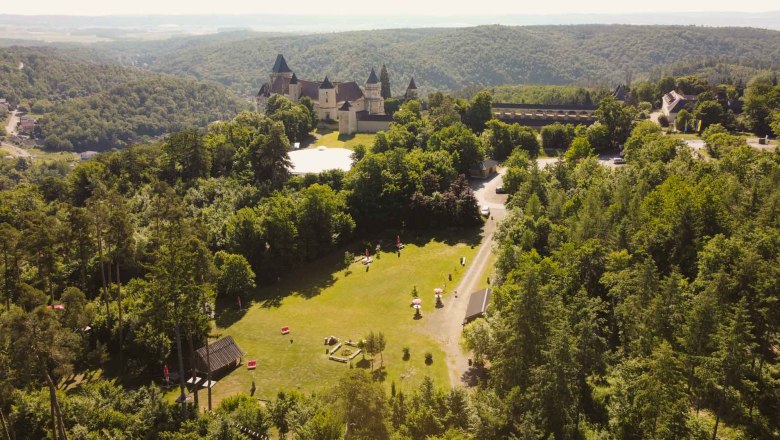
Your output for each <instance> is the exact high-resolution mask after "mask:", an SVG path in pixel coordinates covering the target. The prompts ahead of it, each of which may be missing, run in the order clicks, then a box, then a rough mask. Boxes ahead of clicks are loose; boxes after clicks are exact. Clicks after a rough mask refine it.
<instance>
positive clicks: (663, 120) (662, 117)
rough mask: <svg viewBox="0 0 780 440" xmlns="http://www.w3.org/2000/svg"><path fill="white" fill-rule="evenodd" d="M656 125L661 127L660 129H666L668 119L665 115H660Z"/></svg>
mask: <svg viewBox="0 0 780 440" xmlns="http://www.w3.org/2000/svg"><path fill="white" fill-rule="evenodd" d="M658 123H659V124H660V125H661V127H668V126H669V118H668V117H667V116H666V115H660V116H658Z"/></svg>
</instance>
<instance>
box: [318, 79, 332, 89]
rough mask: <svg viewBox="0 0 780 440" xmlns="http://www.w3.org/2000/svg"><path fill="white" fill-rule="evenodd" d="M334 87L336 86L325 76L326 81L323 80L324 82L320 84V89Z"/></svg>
mask: <svg viewBox="0 0 780 440" xmlns="http://www.w3.org/2000/svg"><path fill="white" fill-rule="evenodd" d="M332 88H334V87H333V83H331V82H330V80H329V79H328V77H327V76H325V81H323V82H322V84H320V89H332Z"/></svg>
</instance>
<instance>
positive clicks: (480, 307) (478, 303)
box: [463, 289, 492, 325]
mask: <svg viewBox="0 0 780 440" xmlns="http://www.w3.org/2000/svg"><path fill="white" fill-rule="evenodd" d="M491 293H492V291H491V290H490V289H482V290H479V291H477V292H474V293H472V294H471V297H469V305H468V307H467V308H466V317H465V318H464V319H463V325H466V324H468V323H469V322H471V321H473V320H475V319H477V318H481V317H483V316H485V311H486V310H487V306H488V303H489V302H490V294H491Z"/></svg>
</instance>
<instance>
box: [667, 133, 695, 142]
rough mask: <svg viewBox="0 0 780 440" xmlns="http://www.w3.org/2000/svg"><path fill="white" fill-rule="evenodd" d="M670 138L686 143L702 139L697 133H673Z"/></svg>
mask: <svg viewBox="0 0 780 440" xmlns="http://www.w3.org/2000/svg"><path fill="white" fill-rule="evenodd" d="M668 136H671V137H673V138H675V139H682V140H684V141H692V140H697V139H701V138H700V137H699V136H698V135H697V134H695V133H672V134H670V135H668Z"/></svg>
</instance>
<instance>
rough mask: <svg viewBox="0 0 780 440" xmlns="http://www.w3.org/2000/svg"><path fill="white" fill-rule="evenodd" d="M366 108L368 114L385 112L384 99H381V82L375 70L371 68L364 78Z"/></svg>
mask: <svg viewBox="0 0 780 440" xmlns="http://www.w3.org/2000/svg"><path fill="white" fill-rule="evenodd" d="M366 110H368V114H370V115H383V114H385V100H384V99H382V84H381V83H380V82H379V78H377V76H376V71H374V68H373V67H372V68H371V73H370V74H369V75H368V80H366Z"/></svg>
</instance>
